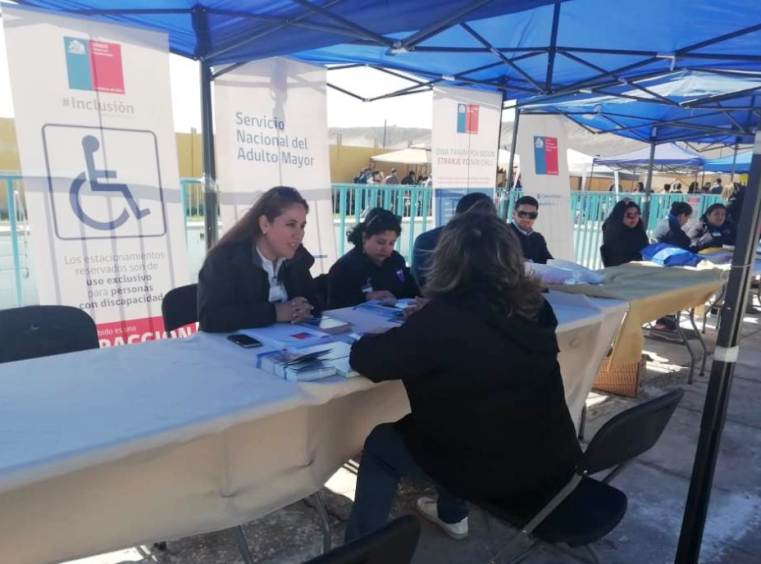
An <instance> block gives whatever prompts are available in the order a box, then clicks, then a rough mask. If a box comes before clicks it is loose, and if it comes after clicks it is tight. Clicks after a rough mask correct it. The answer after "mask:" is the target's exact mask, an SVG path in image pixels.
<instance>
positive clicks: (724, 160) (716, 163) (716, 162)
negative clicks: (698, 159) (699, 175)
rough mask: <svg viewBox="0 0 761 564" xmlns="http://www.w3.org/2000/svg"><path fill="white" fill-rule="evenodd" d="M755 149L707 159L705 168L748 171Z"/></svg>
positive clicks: (718, 170)
mask: <svg viewBox="0 0 761 564" xmlns="http://www.w3.org/2000/svg"><path fill="white" fill-rule="evenodd" d="M752 158H753V151H743V152H742V153H737V154H736V155H729V156H726V157H721V158H718V159H711V160H708V161H706V164H705V170H708V171H711V172H748V171H749V170H750V162H751V159H752Z"/></svg>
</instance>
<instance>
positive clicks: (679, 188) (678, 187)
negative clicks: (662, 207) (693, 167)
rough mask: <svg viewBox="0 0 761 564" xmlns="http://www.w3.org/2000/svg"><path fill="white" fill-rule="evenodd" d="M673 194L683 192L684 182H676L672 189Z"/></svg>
mask: <svg viewBox="0 0 761 564" xmlns="http://www.w3.org/2000/svg"><path fill="white" fill-rule="evenodd" d="M671 193H672V194H681V193H682V183H681V182H677V183H675V184H674V189H673V190H672V191H671Z"/></svg>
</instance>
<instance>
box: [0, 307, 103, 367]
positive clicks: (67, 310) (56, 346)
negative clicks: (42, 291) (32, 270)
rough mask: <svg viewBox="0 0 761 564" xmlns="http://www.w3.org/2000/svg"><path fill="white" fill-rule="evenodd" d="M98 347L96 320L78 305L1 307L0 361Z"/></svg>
mask: <svg viewBox="0 0 761 564" xmlns="http://www.w3.org/2000/svg"><path fill="white" fill-rule="evenodd" d="M98 347H99V343H98V330H97V328H96V327H95V322H94V321H93V320H92V317H90V316H89V315H88V314H87V313H85V312H84V311H82V310H80V309H77V308H75V307H70V306H59V305H35V306H26V307H17V308H13V309H4V310H0V362H12V361H14V360H24V359H28V358H38V357H41V356H50V355H54V354H63V353H70V352H76V351H83V350H87V349H97V348H98Z"/></svg>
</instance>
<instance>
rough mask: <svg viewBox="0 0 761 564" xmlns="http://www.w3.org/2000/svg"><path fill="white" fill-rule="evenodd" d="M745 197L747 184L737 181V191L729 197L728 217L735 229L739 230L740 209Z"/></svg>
mask: <svg viewBox="0 0 761 564" xmlns="http://www.w3.org/2000/svg"><path fill="white" fill-rule="evenodd" d="M744 197H745V186H743V185H742V184H739V183H738V182H735V191H734V192H733V193H732V196H731V197H730V198H729V205H728V206H727V219H728V220H729V221H731V222H732V224H733V225H734V227H735V230H737V226H738V225H740V209H741V208H742V204H743V199H744Z"/></svg>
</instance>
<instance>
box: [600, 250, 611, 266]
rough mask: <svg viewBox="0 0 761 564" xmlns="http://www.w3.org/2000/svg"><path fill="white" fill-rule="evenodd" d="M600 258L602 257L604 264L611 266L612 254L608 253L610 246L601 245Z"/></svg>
mask: <svg viewBox="0 0 761 564" xmlns="http://www.w3.org/2000/svg"><path fill="white" fill-rule="evenodd" d="M600 258H601V259H602V265H603V266H605V267H607V266H610V256H609V255H608V247H606V246H605V245H602V246H600Z"/></svg>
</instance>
